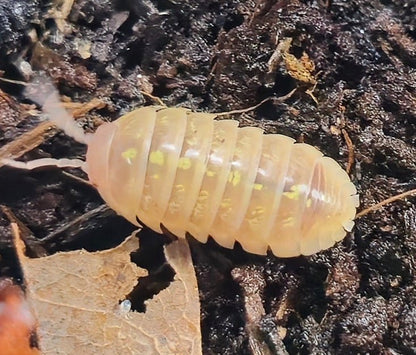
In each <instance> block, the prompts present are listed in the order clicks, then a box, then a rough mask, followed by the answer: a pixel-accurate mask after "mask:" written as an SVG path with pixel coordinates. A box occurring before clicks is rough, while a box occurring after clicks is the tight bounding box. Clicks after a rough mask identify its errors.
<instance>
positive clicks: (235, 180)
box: [228, 170, 241, 186]
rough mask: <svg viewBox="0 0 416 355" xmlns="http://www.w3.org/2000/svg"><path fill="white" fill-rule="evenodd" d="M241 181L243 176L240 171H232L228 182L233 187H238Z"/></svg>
mask: <svg viewBox="0 0 416 355" xmlns="http://www.w3.org/2000/svg"><path fill="white" fill-rule="evenodd" d="M240 181H241V174H240V172H239V171H238V170H235V171H231V172H230V175H228V182H229V183H231V184H232V185H233V186H237V185H238V184H239V182H240Z"/></svg>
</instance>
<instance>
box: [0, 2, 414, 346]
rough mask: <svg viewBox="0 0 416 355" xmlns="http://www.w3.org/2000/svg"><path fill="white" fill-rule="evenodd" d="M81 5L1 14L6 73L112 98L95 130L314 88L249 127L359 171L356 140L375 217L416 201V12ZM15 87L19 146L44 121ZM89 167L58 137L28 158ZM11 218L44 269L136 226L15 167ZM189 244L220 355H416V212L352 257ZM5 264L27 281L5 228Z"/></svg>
mask: <svg viewBox="0 0 416 355" xmlns="http://www.w3.org/2000/svg"><path fill="white" fill-rule="evenodd" d="M67 3H70V1H68V2H67V1H65V0H64V1H62V5H61V6H60V7H59V8H58V7H57V6H56V5H51V4H50V3H49V2H45V1H41V0H36V1H30V2H28V1H25V0H16V1H13V2H12V1H10V0H0V23H1V24H2V25H1V26H0V70H1V71H2V72H1V74H2V77H3V78H8V79H14V80H28V79H29V78H30V76H31V70H33V71H35V72H36V73H39V72H42V73H44V74H43V75H45V76H48V77H50V78H52V80H53V81H54V83H55V84H56V85H57V86H58V88H59V91H60V93H61V94H63V95H66V96H68V97H69V98H70V100H72V101H74V102H88V101H90V100H92V99H93V98H100V99H101V100H102V101H104V102H105V104H106V105H105V107H102V108H97V109H94V110H92V111H90V112H88V113H87V114H86V115H85V116H84V117H82V118H81V120H80V121H81V123H82V124H83V125H84V128H85V129H86V130H93V129H94V126H95V125H94V123H95V122H97V121H99V120H114V119H116V118H117V117H119V116H120V115H121V114H123V113H125V112H128V111H130V110H131V109H133V108H135V107H138V106H140V105H143V104H145V103H146V104H152V103H153V102H151V101H149V98H147V97H146V96H143V95H142V93H141V91H144V92H147V93H151V94H153V95H155V96H158V97H160V98H161V99H162V100H163V101H164V102H165V103H166V104H167V105H169V106H177V105H179V106H185V107H189V108H191V109H193V110H196V111H208V112H219V111H228V110H233V109H240V108H246V107H249V106H253V105H255V104H257V103H259V102H260V101H261V100H263V99H265V98H267V97H274V98H277V97H280V96H282V95H286V94H288V93H290V92H291V91H292V90H293V89H295V88H296V91H295V93H294V94H293V95H292V96H290V97H289V98H288V99H287V100H286V101H284V102H281V101H278V100H270V101H268V102H266V103H264V104H263V105H262V106H260V107H259V108H258V109H256V110H254V111H252V112H248V113H245V114H242V115H237V116H236V117H234V118H235V119H238V120H240V121H241V125H252V126H258V127H261V128H263V129H264V130H265V131H266V132H267V133H277V132H279V133H283V134H286V135H289V136H291V137H294V138H295V139H298V140H303V141H305V142H306V143H309V144H312V145H314V146H316V147H318V148H319V149H320V150H321V151H322V152H323V153H324V154H325V155H328V156H330V157H332V158H334V159H335V160H337V161H338V162H339V163H340V164H341V165H342V166H343V167H347V165H348V161H349V158H350V159H351V156H350V157H349V150H348V146H347V143H346V140H345V139H344V135H343V133H342V130H344V131H345V132H346V134H347V135H348V136H349V137H350V138H351V141H352V143H353V148H354V153H355V157H354V164H353V166H352V169H351V172H350V175H351V178H352V180H353V182H354V183H355V185H356V186H357V189H358V191H359V194H360V198H361V206H362V207H360V208H364V207H368V206H370V205H372V204H374V203H376V202H378V201H381V200H383V199H385V198H387V197H389V196H393V195H395V194H398V193H401V192H403V191H406V190H410V189H413V188H415V187H416V1H415V0H408V1H405V2H403V1H399V0H326V1H325V0H311V1H306V0H305V1H297V0H286V1H283V0H282V1H278V0H259V1H257V2H256V1H254V0H247V1H244V0H194V1H191V0H184V1H173V0H139V1H116V0H114V1H110V0H104V1H103V0H78V1H76V2H75V3H74V4H73V5H72V8H71V7H70V11H69V12H66V11H65V5H66V4H67ZM282 44H286V47H284V46H282ZM282 48H283V49H282ZM272 57H273V60H270V59H271V58H272ZM29 63H30V65H29ZM315 84H316V87H315V88H313V86H314V85H315ZM0 89H1V92H0V145H2V146H3V145H5V144H7V143H9V142H11V141H13V140H15V139H16V138H17V137H19V136H20V135H21V134H23V133H24V132H27V131H30V130H31V129H32V128H33V127H35V126H36V125H37V124H38V123H39V118H38V117H36V116H32V115H30V114H28V113H27V112H28V107H29V106H28V105H29V104H30V102H29V101H28V100H27V99H25V97H24V95H23V90H22V86H20V85H17V84H14V83H10V82H6V81H0ZM312 89H314V90H313V91H312ZM84 154H85V147H83V146H82V145H81V144H78V143H75V142H74V141H73V140H71V139H70V138H68V137H66V136H65V135H64V134H61V133H58V134H54V135H53V136H52V137H49V138H48V139H46V140H45V142H44V143H43V144H41V145H40V146H38V147H37V148H35V149H33V150H32V151H30V152H29V153H27V154H25V155H24V156H23V158H24V159H26V160H29V159H34V158H38V157H49V156H53V157H56V158H60V157H83V156H84ZM71 173H73V174H75V175H77V176H79V177H84V178H85V176H83V175H82V173H80V172H78V171H75V170H74V171H71ZM0 204H1V205H4V206H7V208H8V209H9V210H10V211H12V212H13V213H14V214H15V216H16V217H17V219H18V220H19V221H21V222H22V224H23V225H24V226H26V227H27V231H26V232H27V233H26V240H27V243H28V247H29V251H30V252H31V253H32V254H33V255H34V256H39V255H40V254H42V253H53V252H56V251H62V250H74V249H79V248H81V247H83V248H86V249H88V250H97V249H103V248H109V247H112V246H115V245H117V244H118V243H119V242H120V240H122V239H123V238H124V237H125V236H126V235H128V234H129V232H131V231H132V230H133V227H132V226H131V225H130V224H129V223H128V222H126V221H125V220H124V219H122V218H121V217H118V216H116V215H115V214H114V212H112V211H111V210H109V209H106V208H105V207H104V206H103V201H102V200H101V198H100V197H99V195H98V194H97V192H96V191H95V190H94V189H92V188H91V187H89V186H88V185H85V184H83V183H82V182H80V181H79V180H76V179H74V178H73V177H71V176H68V175H65V174H64V173H63V172H62V171H60V170H59V169H53V168H52V169H40V170H39V171H32V172H26V171H17V170H15V169H10V168H6V167H3V168H1V170H0ZM109 236H113V237H110V238H109ZM140 237H141V238H142V239H143V244H144V245H145V248H147V249H146V250H149V253H150V252H155V253H157V257H155V260H154V261H153V266H151V265H150V264H152V263H150V264H149V265H150V266H149V265H148V267H149V269H152V270H155V271H154V272H153V273H151V274H152V275H153V276H154V277H155V282H154V283H151V282H149V284H157V282H156V281H157V280H160V278H163V277H164V276H163V275H162V276H161V275H160V272H158V271H157V270H159V268H158V267H157V266H155V265H156V264H159V265H161V264H163V262H164V261H163V255H162V254H161V248H162V245H163V242H165V239H166V238H164V237H161V236H155V235H154V233H152V232H150V231H148V230H144V231H143V232H141V235H140ZM153 240H156V241H157V242H154V241H153ZM189 241H190V243H191V246H192V251H193V257H194V262H195V268H196V271H197V277H198V283H199V289H200V299H201V307H202V308H201V315H202V332H203V339H202V341H203V349H204V354H250V353H262V354H267V353H272V354H273V353H275V354H282V353H289V354H328V353H330V354H337V353H343V354H356V353H370V354H414V353H416V289H415V276H416V264H415V255H416V206H415V199H414V198H413V199H408V200H405V201H400V202H396V203H394V204H391V205H388V206H386V207H385V208H383V209H381V210H378V211H376V212H373V213H371V214H369V215H367V216H364V217H362V218H360V219H358V220H357V221H356V226H355V228H354V230H353V232H352V233H350V234H349V235H348V236H347V237H346V238H345V239H344V240H343V241H342V242H341V243H338V244H337V245H336V246H335V247H333V248H331V249H329V250H326V251H323V252H320V253H317V254H315V255H313V256H310V257H298V258H292V259H279V258H276V257H274V256H273V255H271V254H270V255H268V256H265V257H263V256H256V255H252V254H248V253H246V252H244V251H243V250H242V249H241V248H240V247H239V246H238V245H236V247H235V248H234V249H233V250H227V249H224V248H221V247H220V246H218V245H217V244H216V243H215V242H214V241H212V240H210V241H209V242H208V243H207V244H205V245H202V244H200V243H198V242H196V241H194V240H192V239H190V240H189ZM152 250H153V251H152ZM0 254H1V259H0V272H1V275H3V276H11V277H14V278H16V279H19V278H21V274H20V271H19V268H18V265H17V262H16V260H15V258H14V254H13V250H12V248H11V245H10V231H9V220H8V219H7V218H6V215H4V214H2V216H1V218H0ZM143 254H146V253H143ZM165 274H166V273H165ZM165 276H166V275H165ZM170 277H171V276H170ZM165 281H166V280H164V281H163V282H161V284H163V286H154V285H153V286H152V290H150V291H149V290H147V292H150V293H152V292H153V293H154V292H157V291H158V288H159V289H160V288H161V287H165V284H166V282H165ZM250 285H256V286H255V289H256V292H253V287H250ZM257 295H258V296H260V297H257ZM135 307H136V309H139V310H140V305H138V304H136V306H135ZM253 310H254V311H253Z"/></svg>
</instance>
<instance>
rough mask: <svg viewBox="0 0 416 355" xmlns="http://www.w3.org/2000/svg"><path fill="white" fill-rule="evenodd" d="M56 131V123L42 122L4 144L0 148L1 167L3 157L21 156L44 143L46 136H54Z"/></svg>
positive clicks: (14, 157) (15, 157)
mask: <svg viewBox="0 0 416 355" xmlns="http://www.w3.org/2000/svg"><path fill="white" fill-rule="evenodd" d="M56 132H57V129H56V128H55V124H54V123H52V122H42V123H41V124H39V125H38V126H36V127H35V128H34V129H32V130H31V131H29V132H26V133H24V134H22V135H21V136H20V137H19V138H17V139H16V140H14V141H12V142H10V143H8V144H6V145H4V146H3V147H1V148H0V167H1V166H3V165H4V163H2V158H6V157H7V158H13V159H17V158H20V157H21V156H22V155H23V154H25V153H27V152H29V151H31V150H32V149H34V148H36V147H37V146H39V145H40V144H42V143H43V142H44V141H45V139H46V138H49V137H52V136H54V135H55V134H56Z"/></svg>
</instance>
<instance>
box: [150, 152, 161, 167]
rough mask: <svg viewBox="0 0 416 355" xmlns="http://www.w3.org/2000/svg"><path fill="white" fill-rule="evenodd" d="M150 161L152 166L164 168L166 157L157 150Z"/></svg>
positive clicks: (151, 154) (151, 155)
mask: <svg viewBox="0 0 416 355" xmlns="http://www.w3.org/2000/svg"><path fill="white" fill-rule="evenodd" d="M149 161H150V162H151V163H152V164H155V165H160V166H162V165H163V164H164V163H165V157H164V155H163V153H162V152H161V151H160V150H156V151H154V152H151V153H150V156H149Z"/></svg>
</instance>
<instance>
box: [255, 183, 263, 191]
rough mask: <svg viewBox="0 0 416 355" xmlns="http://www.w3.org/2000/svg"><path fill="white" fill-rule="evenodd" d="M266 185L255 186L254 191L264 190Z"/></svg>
mask: <svg viewBox="0 0 416 355" xmlns="http://www.w3.org/2000/svg"><path fill="white" fill-rule="evenodd" d="M263 187H264V185H263V184H254V186H253V189H254V190H257V191H261V190H263Z"/></svg>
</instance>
